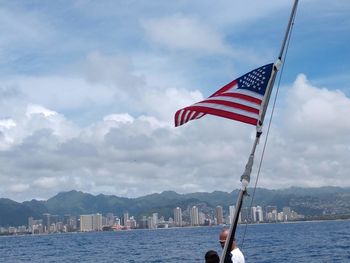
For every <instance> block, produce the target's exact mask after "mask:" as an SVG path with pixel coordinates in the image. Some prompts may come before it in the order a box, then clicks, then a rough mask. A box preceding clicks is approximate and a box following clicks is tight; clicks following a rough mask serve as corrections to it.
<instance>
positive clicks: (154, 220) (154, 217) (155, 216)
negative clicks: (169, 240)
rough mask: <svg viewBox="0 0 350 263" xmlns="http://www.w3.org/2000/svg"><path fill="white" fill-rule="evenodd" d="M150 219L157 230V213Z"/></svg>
mask: <svg viewBox="0 0 350 263" xmlns="http://www.w3.org/2000/svg"><path fill="white" fill-rule="evenodd" d="M152 217H153V223H154V225H155V228H157V225H158V213H153V214H152Z"/></svg>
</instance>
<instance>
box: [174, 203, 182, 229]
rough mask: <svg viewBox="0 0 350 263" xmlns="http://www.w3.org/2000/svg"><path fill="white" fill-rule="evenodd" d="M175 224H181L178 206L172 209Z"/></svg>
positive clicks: (180, 213) (180, 212)
mask: <svg viewBox="0 0 350 263" xmlns="http://www.w3.org/2000/svg"><path fill="white" fill-rule="evenodd" d="M174 220H175V226H182V211H181V208H180V207H176V208H175V209H174Z"/></svg>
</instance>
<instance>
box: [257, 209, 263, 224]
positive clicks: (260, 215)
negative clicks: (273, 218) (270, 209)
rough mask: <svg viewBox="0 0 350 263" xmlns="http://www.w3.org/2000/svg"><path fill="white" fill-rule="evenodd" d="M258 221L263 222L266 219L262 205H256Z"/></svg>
mask: <svg viewBox="0 0 350 263" xmlns="http://www.w3.org/2000/svg"><path fill="white" fill-rule="evenodd" d="M256 221H257V222H263V221H264V213H263V209H262V207H261V206H257V207H256Z"/></svg>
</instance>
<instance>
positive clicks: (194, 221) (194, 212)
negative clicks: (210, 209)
mask: <svg viewBox="0 0 350 263" xmlns="http://www.w3.org/2000/svg"><path fill="white" fill-rule="evenodd" d="M190 221H191V226H198V225H199V213H198V207H197V206H192V208H191V212H190Z"/></svg>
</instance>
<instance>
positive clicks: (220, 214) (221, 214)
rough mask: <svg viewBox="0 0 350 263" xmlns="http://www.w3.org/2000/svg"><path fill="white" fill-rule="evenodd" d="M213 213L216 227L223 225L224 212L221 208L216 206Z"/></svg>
mask: <svg viewBox="0 0 350 263" xmlns="http://www.w3.org/2000/svg"><path fill="white" fill-rule="evenodd" d="M215 212H216V223H217V224H218V225H222V224H223V223H224V211H223V209H222V206H220V205H218V206H217V207H216V208H215Z"/></svg>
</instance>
